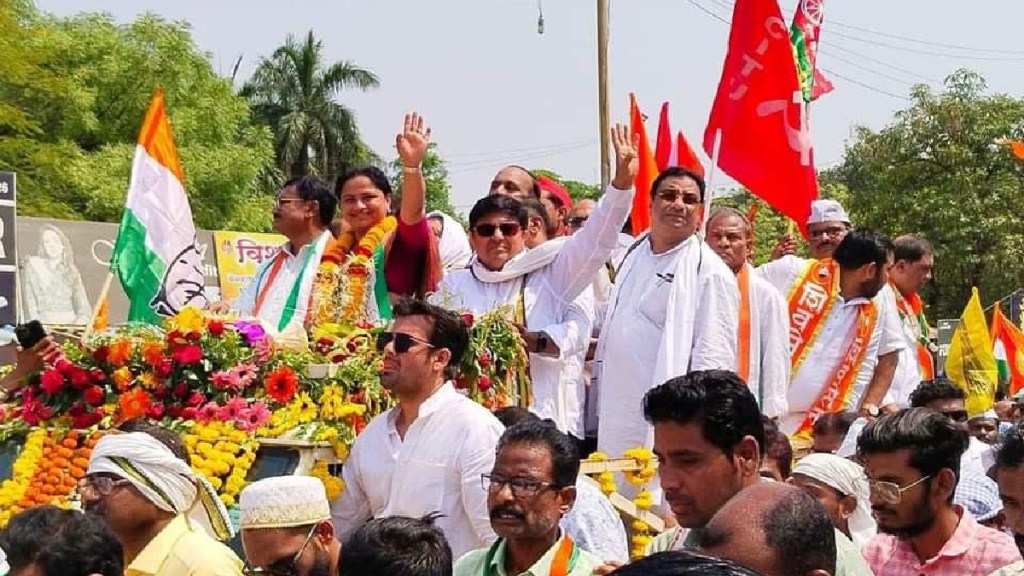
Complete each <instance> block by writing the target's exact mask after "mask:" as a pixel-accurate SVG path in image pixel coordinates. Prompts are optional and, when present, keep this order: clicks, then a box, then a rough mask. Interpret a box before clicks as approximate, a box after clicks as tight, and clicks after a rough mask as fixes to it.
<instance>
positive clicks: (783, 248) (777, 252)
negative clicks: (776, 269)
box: [772, 234, 796, 260]
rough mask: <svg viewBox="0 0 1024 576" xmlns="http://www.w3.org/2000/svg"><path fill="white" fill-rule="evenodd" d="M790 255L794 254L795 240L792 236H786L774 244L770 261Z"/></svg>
mask: <svg viewBox="0 0 1024 576" xmlns="http://www.w3.org/2000/svg"><path fill="white" fill-rule="evenodd" d="M791 254H796V238H793V235H792V234H786V235H785V236H783V237H781V238H779V241H778V242H777V243H776V244H775V249H774V250H772V260H778V259H779V258H782V257H783V256H789V255H791Z"/></svg>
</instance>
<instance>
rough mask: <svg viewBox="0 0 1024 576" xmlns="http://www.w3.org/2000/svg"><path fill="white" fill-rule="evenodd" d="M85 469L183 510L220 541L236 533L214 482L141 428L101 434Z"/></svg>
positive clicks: (155, 502) (164, 505) (179, 511)
mask: <svg viewBox="0 0 1024 576" xmlns="http://www.w3.org/2000/svg"><path fill="white" fill-rule="evenodd" d="M88 473H89V474H96V473H106V474H113V475H115V476H119V477H121V478H124V479H126V480H128V481H130V482H131V483H132V485H133V486H135V488H136V489H137V490H138V491H139V493H140V494H142V495H143V496H144V497H146V499H147V500H149V501H150V502H152V503H153V505H154V506H156V507H157V508H159V509H161V510H164V511H166V512H170V513H172V514H175V515H177V514H185V515H186V516H188V518H189V519H190V520H192V521H194V522H196V523H197V524H199V525H200V526H202V527H203V528H204V529H205V530H206V531H207V533H208V534H209V535H210V536H213V537H214V538H217V539H218V540H228V539H230V538H231V537H232V536H233V535H234V531H233V529H232V527H231V520H230V519H229V518H228V512H227V510H226V509H225V508H224V504H222V503H221V501H220V498H218V497H217V492H216V490H214V489H213V486H211V485H210V483H209V482H208V481H207V480H206V479H205V478H203V477H202V476H199V475H197V474H193V473H192V469H191V468H190V467H189V465H188V464H187V463H185V462H184V461H183V460H181V459H179V458H178V457H177V456H175V455H174V453H173V452H171V449H170V448H168V447H167V446H164V445H163V443H161V442H160V441H159V440H157V439H156V438H153V437H152V436H150V435H149V434H146V433H145V432H131V433H127V434H107V435H106V436H104V437H103V438H101V439H100V441H99V442H97V443H96V448H94V449H93V451H92V457H91V458H90V459H89V470H88Z"/></svg>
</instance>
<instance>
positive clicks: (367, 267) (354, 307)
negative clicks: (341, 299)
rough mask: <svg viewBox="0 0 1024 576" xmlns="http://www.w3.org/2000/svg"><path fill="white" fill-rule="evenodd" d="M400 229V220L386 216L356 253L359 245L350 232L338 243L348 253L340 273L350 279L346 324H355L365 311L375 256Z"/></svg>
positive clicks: (343, 315)
mask: <svg viewBox="0 0 1024 576" xmlns="http://www.w3.org/2000/svg"><path fill="white" fill-rule="evenodd" d="M397 228H398V219H397V218H395V217H394V216H385V217H384V219H383V220H381V221H380V222H379V223H377V225H376V226H374V227H373V228H370V230H369V231H367V232H366V234H364V235H363V237H362V239H360V240H359V245H358V246H356V247H355V249H352V245H353V244H354V243H355V234H353V233H352V232H346V233H344V234H342V235H341V237H340V238H338V242H339V243H341V245H342V247H343V248H344V249H345V251H346V252H348V257H347V258H346V260H345V262H344V263H342V265H341V267H340V269H339V271H338V273H339V275H341V276H343V277H345V278H346V282H347V288H348V290H347V291H348V301H347V302H345V305H344V306H343V307H342V312H341V317H342V318H343V319H344V320H345V321H347V322H349V323H354V322H355V321H356V320H358V319H359V317H360V316H361V314H360V313H361V312H362V311H363V310H365V307H366V293H367V286H368V284H369V280H370V276H371V275H372V274H371V271H372V270H373V268H374V263H373V255H374V254H376V253H377V250H378V249H379V248H380V246H381V245H382V244H383V242H384V240H385V239H386V238H387V237H388V235H390V234H391V233H392V232H394V231H395V229H397Z"/></svg>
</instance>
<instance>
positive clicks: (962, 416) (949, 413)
mask: <svg viewBox="0 0 1024 576" xmlns="http://www.w3.org/2000/svg"><path fill="white" fill-rule="evenodd" d="M942 414H943V415H945V416H946V418H949V419H950V420H952V421H953V422H956V423H958V424H963V423H964V422H967V418H968V414H967V410H944V411H943V412H942Z"/></svg>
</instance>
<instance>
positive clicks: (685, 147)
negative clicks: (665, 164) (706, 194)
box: [672, 130, 704, 178]
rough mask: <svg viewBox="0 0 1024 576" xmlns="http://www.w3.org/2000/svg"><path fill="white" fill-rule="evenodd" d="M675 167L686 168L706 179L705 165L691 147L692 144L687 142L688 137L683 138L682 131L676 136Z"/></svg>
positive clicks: (673, 157) (673, 158)
mask: <svg viewBox="0 0 1024 576" xmlns="http://www.w3.org/2000/svg"><path fill="white" fill-rule="evenodd" d="M672 161H673V162H672V164H673V166H679V167H682V168H686V169H687V170H690V171H691V172H695V173H697V174H700V177H701V178H703V177H704V164H703V163H702V162H701V161H700V158H697V153H696V152H694V151H693V148H691V147H690V143H689V142H687V141H686V136H683V132H682V130H680V131H679V133H678V134H676V147H675V153H674V154H673V155H672Z"/></svg>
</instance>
